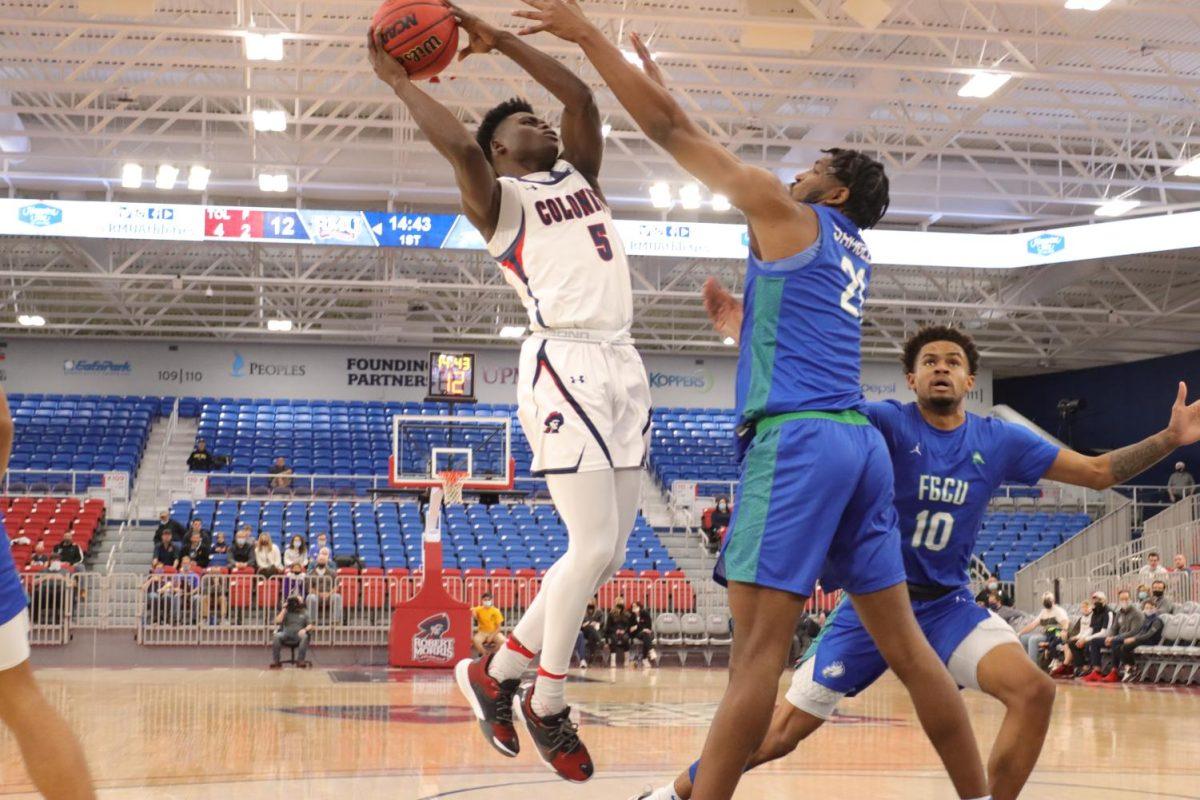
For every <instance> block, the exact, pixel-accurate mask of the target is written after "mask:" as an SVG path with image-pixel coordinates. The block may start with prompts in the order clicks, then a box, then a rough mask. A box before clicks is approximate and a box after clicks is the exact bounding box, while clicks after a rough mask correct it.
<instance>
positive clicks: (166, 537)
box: [150, 531, 181, 570]
mask: <svg viewBox="0 0 1200 800" xmlns="http://www.w3.org/2000/svg"><path fill="white" fill-rule="evenodd" d="M180 550H181V548H180V547H179V545H177V544H175V541H174V540H173V539H172V538H171V534H170V533H169V532H167V531H163V533H162V536H160V537H159V540H158V544H156V545H154V559H153V560H152V561H151V562H150V569H152V570H154V569H158V568H159V567H174V566H175V565H176V564H178V563H179V554H180Z"/></svg>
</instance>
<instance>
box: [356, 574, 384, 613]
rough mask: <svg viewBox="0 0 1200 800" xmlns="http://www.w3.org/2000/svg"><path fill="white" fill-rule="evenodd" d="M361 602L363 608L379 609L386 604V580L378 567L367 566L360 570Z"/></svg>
mask: <svg viewBox="0 0 1200 800" xmlns="http://www.w3.org/2000/svg"><path fill="white" fill-rule="evenodd" d="M362 574H363V577H362V579H361V583H362V604H363V607H364V608H370V609H380V608H387V606H388V582H387V579H386V578H385V577H384V575H383V570H382V569H381V568H379V567H367V568H366V569H364V570H363V572H362Z"/></svg>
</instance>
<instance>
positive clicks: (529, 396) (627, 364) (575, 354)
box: [517, 331, 650, 475]
mask: <svg viewBox="0 0 1200 800" xmlns="http://www.w3.org/2000/svg"><path fill="white" fill-rule="evenodd" d="M517 417H518V418H519V419H520V421H521V428H522V429H523V430H524V431H525V436H526V438H527V439H529V446H530V448H531V449H532V450H533V465H532V470H531V471H532V472H533V474H534V475H547V474H550V475H554V474H565V473H573V472H595V471H597V470H602V469H628V468H634V467H641V466H643V465H644V464H645V461H646V455H647V453H648V452H649V447H650V382H649V380H648V379H647V377H646V368H645V366H643V364H642V358H641V356H640V355H638V352H637V349H636V348H635V347H634V346H633V343H632V340H631V339H629V337H628V336H614V335H612V334H609V335H608V337H607V338H605V336H604V335H603V334H596V333H590V332H587V331H579V332H573V331H553V332H547V333H545V334H540V333H534V334H532V335H530V337H529V338H528V339H526V340H525V343H524V344H523V345H522V347H521V363H520V369H519V373H518V376H517Z"/></svg>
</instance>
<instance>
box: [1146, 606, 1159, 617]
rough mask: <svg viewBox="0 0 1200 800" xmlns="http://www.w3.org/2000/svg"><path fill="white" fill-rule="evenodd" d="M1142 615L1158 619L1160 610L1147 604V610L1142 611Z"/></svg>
mask: <svg viewBox="0 0 1200 800" xmlns="http://www.w3.org/2000/svg"><path fill="white" fill-rule="evenodd" d="M1142 613H1143V614H1145V615H1146V616H1147V617H1156V616H1158V609H1157V608H1155V607H1154V606H1152V605H1150V604H1149V603H1147V604H1146V606H1145V608H1143V609H1142Z"/></svg>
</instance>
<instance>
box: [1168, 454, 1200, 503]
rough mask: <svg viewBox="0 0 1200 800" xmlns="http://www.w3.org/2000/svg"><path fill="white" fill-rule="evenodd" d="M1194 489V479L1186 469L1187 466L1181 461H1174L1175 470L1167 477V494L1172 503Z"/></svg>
mask: <svg viewBox="0 0 1200 800" xmlns="http://www.w3.org/2000/svg"><path fill="white" fill-rule="evenodd" d="M1195 490H1196V479H1195V478H1193V477H1192V473H1190V472H1188V471H1187V466H1186V465H1185V464H1184V463H1183V462H1182V461H1176V462H1175V471H1174V472H1172V473H1171V477H1169V478H1167V496H1168V497H1170V498H1171V502H1172V503H1174V502H1175V501H1177V500H1182V499H1183V498H1185V497H1187V496H1188V495H1190V494H1191V493H1192V492H1194V491H1195Z"/></svg>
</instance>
